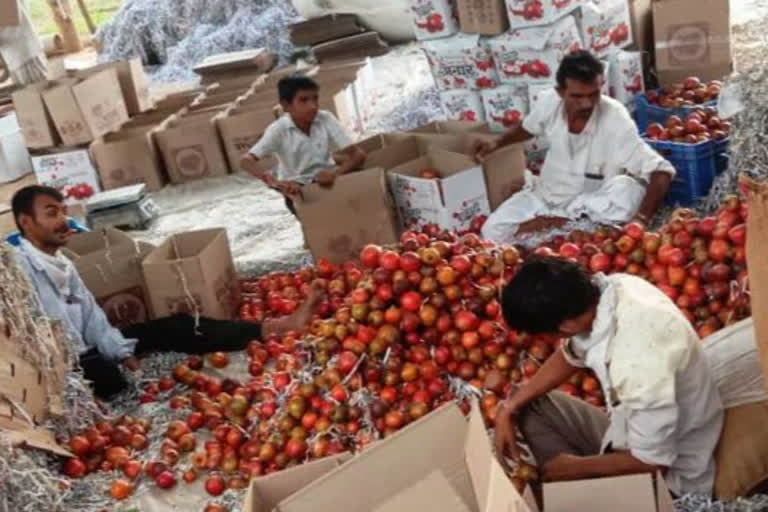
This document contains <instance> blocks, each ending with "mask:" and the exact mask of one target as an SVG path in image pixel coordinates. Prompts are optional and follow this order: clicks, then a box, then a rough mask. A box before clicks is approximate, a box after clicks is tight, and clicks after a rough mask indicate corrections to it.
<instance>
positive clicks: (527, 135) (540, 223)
mask: <svg viewBox="0 0 768 512" xmlns="http://www.w3.org/2000/svg"><path fill="white" fill-rule="evenodd" d="M602 73H603V67H602V64H601V63H600V61H598V60H597V59H595V58H594V57H593V56H592V55H590V54H589V53H587V52H578V53H575V54H572V55H569V56H567V57H565V59H563V62H562V64H561V66H560V69H559V70H558V76H557V80H558V86H557V87H555V88H553V89H552V90H551V91H549V92H547V93H544V94H543V95H542V97H541V98H540V100H539V102H538V103H537V104H536V106H535V107H534V108H533V109H532V111H531V112H530V114H529V115H528V116H527V117H526V118H525V120H524V121H523V123H522V125H520V126H517V127H515V128H513V129H512V130H510V131H509V132H508V133H506V134H504V135H503V136H502V137H501V138H500V139H499V140H498V141H497V142H496V143H488V142H478V143H477V146H476V148H475V149H476V157H477V158H478V159H480V160H482V158H484V157H485V155H487V154H488V153H490V152H492V151H494V150H495V149H497V148H499V147H503V146H505V145H507V144H513V143H519V142H523V141H526V140H529V139H531V138H533V137H542V138H544V139H546V140H547V141H548V142H549V144H550V150H549V153H548V154H547V158H546V161H545V163H544V166H543V168H542V170H541V174H540V175H539V176H534V175H533V174H531V173H530V172H526V179H525V186H524V187H523V189H522V190H521V191H519V192H518V193H516V194H515V195H513V196H512V197H511V198H510V199H508V200H507V201H506V202H505V203H503V204H502V205H501V206H500V207H499V208H498V209H497V210H496V211H495V212H493V214H491V215H490V217H489V218H488V220H487V222H486V224H485V226H484V228H483V235H484V237H485V238H488V239H491V240H494V241H496V242H498V243H510V242H512V241H513V240H514V239H515V236H516V235H518V234H523V233H525V232H529V231H536V230H538V229H544V228H548V227H556V226H559V225H562V224H564V223H565V222H566V221H567V220H576V219H580V218H582V217H586V218H589V219H591V220H592V221H594V222H597V223H603V224H614V223H624V222H628V221H630V220H636V221H639V222H641V223H646V222H647V221H648V220H649V219H650V217H652V216H653V214H654V213H655V211H656V209H657V208H658V206H659V205H660V203H661V200H662V199H663V197H664V195H666V191H667V188H668V186H669V183H670V181H671V179H672V177H674V175H675V169H674V167H672V165H671V164H670V163H669V162H667V161H666V160H665V159H664V158H662V157H661V156H660V155H659V154H658V153H656V152H655V151H654V150H653V149H652V148H651V147H650V146H648V145H647V144H646V143H645V141H643V139H642V138H641V137H640V136H639V135H638V133H637V127H636V126H635V123H634V122H633V121H632V118H631V117H630V115H629V112H627V109H626V108H625V107H624V106H623V105H622V104H621V103H619V102H617V101H615V100H613V99H612V98H609V97H607V96H603V95H601V94H600V90H601V88H602V83H603V76H602Z"/></svg>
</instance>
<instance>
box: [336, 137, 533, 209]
mask: <svg viewBox="0 0 768 512" xmlns="http://www.w3.org/2000/svg"><path fill="white" fill-rule="evenodd" d="M479 130H480V131H477V132H470V133H464V134H446V133H392V134H384V135H376V136H374V137H370V138H368V139H364V140H362V141H360V142H357V143H356V144H355V145H357V146H359V147H360V148H362V149H363V150H364V151H365V152H366V153H367V158H366V161H365V164H364V165H365V167H382V168H384V169H387V170H389V169H392V168H393V167H395V166H398V165H400V164H402V163H404V162H406V161H408V160H413V159H416V158H418V157H419V156H423V155H424V154H425V152H426V151H428V150H429V149H430V148H437V149H442V150H445V151H450V152H453V153H461V154H462V155H465V156H470V154H471V148H472V143H473V141H474V140H475V139H483V138H489V137H494V135H490V134H487V133H484V131H483V129H482V128H479ZM348 152H349V148H345V149H342V150H341V151H339V152H337V153H336V154H334V158H336V159H337V160H338V159H340V158H343V157H344V154H345V153H348ZM525 168H526V161H525V150H524V149H523V145H522V144H515V145H512V146H508V147H505V148H503V149H500V150H498V151H495V152H494V153H493V154H491V155H489V156H488V157H487V158H486V159H485V160H484V161H483V164H482V169H483V175H484V178H485V183H486V185H487V192H488V203H489V205H490V208H491V211H492V212H493V211H495V210H496V208H498V207H499V206H501V204H502V203H503V202H504V201H506V200H507V199H509V197H510V196H512V194H514V193H515V192H517V191H518V190H519V189H520V188H522V186H523V185H524V183H525Z"/></svg>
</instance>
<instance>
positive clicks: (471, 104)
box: [440, 91, 485, 121]
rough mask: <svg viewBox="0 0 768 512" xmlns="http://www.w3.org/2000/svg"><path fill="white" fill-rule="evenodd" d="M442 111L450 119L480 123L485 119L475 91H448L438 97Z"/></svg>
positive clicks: (478, 96)
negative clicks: (441, 104)
mask: <svg viewBox="0 0 768 512" xmlns="http://www.w3.org/2000/svg"><path fill="white" fill-rule="evenodd" d="M440 99H441V101H442V103H443V110H445V113H446V115H447V116H448V117H449V118H450V119H456V120H459V121H482V120H484V119H485V112H484V111H483V104H482V100H481V99H480V93H478V92H477V91H450V92H447V93H444V94H441V95H440Z"/></svg>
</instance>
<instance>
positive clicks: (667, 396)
mask: <svg viewBox="0 0 768 512" xmlns="http://www.w3.org/2000/svg"><path fill="white" fill-rule="evenodd" d="M502 309H503V312H504V316H505V319H506V320H507V323H508V324H509V325H510V327H511V328H514V329H518V330H520V331H524V332H530V333H542V332H546V333H550V334H558V335H561V336H564V337H568V338H569V339H568V341H567V342H566V343H565V344H564V345H563V347H562V349H560V350H558V351H556V352H555V354H554V355H553V356H552V357H551V358H550V359H549V360H548V361H547V362H546V363H545V364H544V365H543V366H542V367H541V368H540V369H539V371H538V373H536V375H534V376H533V378H531V380H530V381H529V382H528V383H527V384H525V385H524V386H523V387H521V388H520V389H519V390H518V391H517V392H516V393H514V394H513V395H512V396H511V397H510V398H509V399H508V400H507V401H505V402H504V403H503V404H502V405H501V407H500V409H499V412H498V414H497V417H496V425H497V433H496V441H497V449H498V452H499V454H503V453H506V454H511V455H512V456H515V455H516V451H517V448H516V445H515V441H514V429H515V426H518V427H519V428H520V431H521V432H522V433H523V436H524V437H525V439H526V441H527V442H528V444H529V445H530V447H531V451H532V452H533V455H534V457H535V458H536V459H537V462H538V464H539V469H540V471H541V472H542V473H543V474H544V477H545V478H546V479H549V480H552V481H557V480H578V479H584V478H595V477H606V476H619V475H626V474H632V473H645V472H649V473H655V472H657V471H659V472H662V473H663V474H664V477H665V480H666V483H667V486H668V488H669V489H670V491H672V492H673V493H675V494H678V495H679V494H686V493H701V494H712V490H713V486H714V480H715V461H714V450H715V447H716V445H717V442H718V439H719V437H720V432H721V429H722V425H723V406H722V403H721V400H720V395H719V393H718V389H717V386H716V382H715V379H714V377H713V375H712V370H711V368H710V366H709V363H708V361H707V359H706V357H705V355H704V352H703V349H702V347H701V343H700V341H699V339H698V336H697V335H696V332H695V331H694V330H693V328H692V327H691V325H690V323H689V322H688V320H687V319H686V318H685V316H684V315H683V314H682V313H681V312H680V310H679V309H678V308H677V307H676V306H675V304H674V303H673V302H672V301H671V300H670V299H669V298H668V297H667V296H666V295H664V294H663V293H662V292H661V291H659V290H658V289H657V288H656V287H654V286H653V285H651V284H650V283H648V282H646V281H644V280H642V279H640V278H638V277H635V276H630V275H626V274H614V275H611V276H608V277H606V276H603V275H600V274H598V275H596V276H594V277H590V276H588V275H587V274H586V272H585V270H584V269H583V268H582V267H580V266H578V265H577V264H574V263H569V262H566V261H564V260H561V259H555V258H549V259H543V260H540V261H532V262H529V263H527V264H526V265H524V266H523V268H522V269H521V270H520V272H519V273H518V274H517V275H516V276H515V277H514V278H513V279H512V281H511V282H510V284H509V285H508V286H507V287H506V288H505V289H504V291H503V293H502ZM579 368H588V369H591V370H592V371H593V372H594V373H595V375H596V376H597V378H598V380H599V381H600V384H601V386H602V389H603V391H604V393H605V401H606V406H607V414H606V413H605V412H603V411H602V410H601V409H598V408H597V407H593V406H591V405H588V404H586V403H584V402H581V401H580V400H577V399H575V398H572V397H570V396H568V395H565V394H564V393H559V392H552V393H550V391H552V390H553V389H555V388H557V387H558V386H560V385H561V384H563V383H565V382H568V379H569V378H570V377H571V375H572V374H573V373H574V372H575V371H576V370H578V369H579ZM504 463H505V462H504Z"/></svg>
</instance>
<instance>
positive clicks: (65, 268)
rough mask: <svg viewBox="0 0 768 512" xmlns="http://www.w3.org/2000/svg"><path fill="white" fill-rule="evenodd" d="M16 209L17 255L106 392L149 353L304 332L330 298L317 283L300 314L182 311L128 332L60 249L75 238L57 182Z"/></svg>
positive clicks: (221, 347) (21, 198)
mask: <svg viewBox="0 0 768 512" xmlns="http://www.w3.org/2000/svg"><path fill="white" fill-rule="evenodd" d="M12 208H13V215H14V218H15V219H16V224H17V226H18V228H19V231H20V233H21V235H22V238H21V243H20V245H19V247H18V248H17V254H18V256H19V260H20V262H21V264H22V266H23V268H24V269H25V271H26V273H27V275H28V276H29V279H30V281H31V283H32V284H33V285H34V287H35V289H36V291H37V296H38V298H39V301H40V304H41V307H42V310H43V311H44V312H45V314H46V315H48V316H49V317H51V318H54V319H58V320H61V321H63V323H64V326H65V327H66V330H67V333H68V335H69V337H70V338H71V340H72V342H73V343H74V347H75V349H76V350H77V351H78V353H79V355H80V365H81V367H82V369H83V372H84V374H85V378H86V379H88V380H90V381H92V382H93V386H94V392H95V393H96V395H97V396H99V397H100V398H104V399H109V398H111V397H113V396H114V395H115V394H117V393H119V392H120V391H122V390H124V389H125V388H126V386H127V381H126V380H125V377H124V376H123V374H122V371H121V369H120V366H121V365H122V366H124V367H125V368H127V369H129V370H132V371H135V370H137V369H138V368H139V362H138V360H137V357H139V356H142V355H145V354H147V353H149V352H185V353H190V354H203V353H207V352H216V351H225V352H232V351H238V350H243V349H245V348H246V347H247V346H248V344H249V343H250V342H251V341H252V340H259V339H263V338H265V337H268V336H270V335H274V334H277V335H280V334H284V333H287V332H290V331H301V330H302V329H303V328H304V327H305V326H306V325H307V324H308V323H309V321H310V320H311V318H312V315H313V311H314V309H315V307H316V306H317V304H318V303H319V301H320V300H321V298H322V294H321V291H320V290H319V289H315V288H313V289H312V291H311V293H310V296H309V297H307V300H306V301H305V302H304V303H303V304H302V305H301V307H300V308H299V309H298V310H297V311H296V313H294V314H293V315H291V316H288V317H284V318H280V319H275V320H266V321H265V322H264V323H263V324H261V325H259V324H255V323H250V322H228V321H221V320H213V319H209V318H200V319H199V325H198V326H197V327H196V326H195V319H194V318H193V317H191V316H189V315H183V314H180V315H175V316H172V317H169V318H162V319H158V320H153V321H149V322H146V323H143V324H138V325H134V326H131V327H127V328H125V329H123V330H122V332H121V331H120V330H118V329H115V328H114V327H112V326H111V325H110V324H109V322H108V320H107V317H106V315H105V314H104V311H103V310H102V309H101V307H99V305H98V304H97V303H96V301H95V299H94V297H93V295H92V294H91V292H90V291H88V289H87V288H86V287H85V285H84V284H83V281H82V279H81V278H80V276H79V275H78V273H77V270H76V269H75V266H74V265H73V264H72V262H71V261H69V260H68V259H67V258H66V257H65V256H64V255H63V254H61V251H60V250H59V249H61V248H62V247H64V246H65V245H66V244H67V242H68V241H69V238H70V236H71V229H70V227H69V225H68V224H67V216H66V206H65V205H64V198H63V197H62V195H61V194H60V193H59V192H58V191H57V190H56V189H53V188H50V187H41V186H36V185H35V186H30V187H25V188H23V189H21V190H19V191H18V192H17V193H16V195H15V196H14V197H13V200H12Z"/></svg>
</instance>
